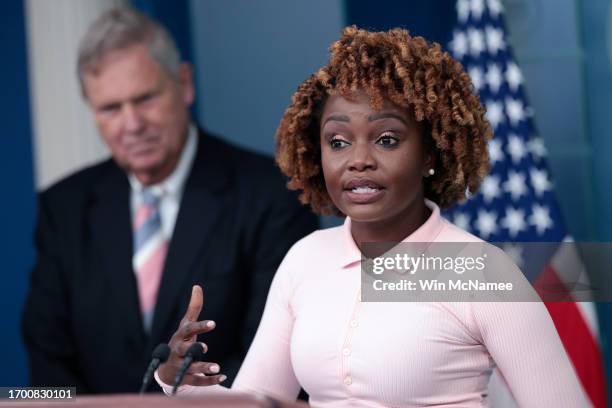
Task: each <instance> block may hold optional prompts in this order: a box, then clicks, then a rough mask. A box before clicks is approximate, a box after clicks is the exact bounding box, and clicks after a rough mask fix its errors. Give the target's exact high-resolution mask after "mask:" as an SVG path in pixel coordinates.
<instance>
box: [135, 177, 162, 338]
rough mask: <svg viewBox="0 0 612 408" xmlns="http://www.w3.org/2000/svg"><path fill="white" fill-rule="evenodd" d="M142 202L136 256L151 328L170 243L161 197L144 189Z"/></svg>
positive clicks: (141, 297)
mask: <svg viewBox="0 0 612 408" xmlns="http://www.w3.org/2000/svg"><path fill="white" fill-rule="evenodd" d="M141 194H142V195H141V196H142V203H141V205H140V206H139V208H138V210H137V211H136V216H135V217H134V256H133V258H132V266H133V267H134V272H135V274H136V282H137V285H138V298H139V300H140V312H141V313H142V321H143V324H144V328H145V331H146V332H147V333H148V332H150V331H151V326H152V324H153V313H154V311H155V302H156V300H157V292H158V290H159V284H160V282H161V276H162V271H163V268H164V260H165V259H166V253H167V251H168V243H167V241H166V239H165V238H164V235H163V231H162V225H161V217H160V213H159V197H158V196H156V195H155V194H153V192H152V191H151V190H150V189H146V188H145V189H143V190H142V193H141Z"/></svg>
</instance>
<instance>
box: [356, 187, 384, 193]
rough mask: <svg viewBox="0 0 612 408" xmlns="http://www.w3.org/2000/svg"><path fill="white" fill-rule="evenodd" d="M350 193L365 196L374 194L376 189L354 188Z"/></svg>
mask: <svg viewBox="0 0 612 408" xmlns="http://www.w3.org/2000/svg"><path fill="white" fill-rule="evenodd" d="M351 191H352V192H353V193H357V194H367V193H375V192H377V191H378V189H377V188H372V187H356V188H354V189H352V190H351Z"/></svg>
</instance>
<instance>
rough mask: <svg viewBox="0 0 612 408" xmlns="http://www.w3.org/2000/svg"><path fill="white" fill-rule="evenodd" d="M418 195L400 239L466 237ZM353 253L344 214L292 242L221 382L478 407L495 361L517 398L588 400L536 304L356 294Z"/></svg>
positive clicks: (322, 395)
mask: <svg viewBox="0 0 612 408" xmlns="http://www.w3.org/2000/svg"><path fill="white" fill-rule="evenodd" d="M427 205H428V206H429V207H430V208H431V209H432V214H431V216H430V218H429V219H428V220H427V222H425V224H423V225H422V226H421V227H420V228H419V229H418V230H417V231H415V232H414V233H413V234H411V235H410V236H409V237H408V238H406V239H405V241H413V242H430V241H436V242H455V241H459V242H464V241H477V240H478V239H477V238H476V237H474V236H472V235H470V234H468V233H467V232H465V231H463V230H461V229H459V228H458V227H456V226H454V225H452V224H450V223H449V222H448V221H446V220H445V219H443V218H442V217H441V216H440V210H439V208H438V207H437V206H436V205H435V204H434V203H431V202H429V201H428V202H427ZM360 260H361V254H360V252H359V249H358V248H357V246H356V245H355V242H354V241H353V239H352V237H351V233H350V219H347V220H346V222H345V223H344V225H343V226H340V227H336V228H330V229H326V230H320V231H316V232H314V233H312V234H311V235H309V236H307V237H305V238H304V239H302V240H301V241H299V242H298V243H296V244H295V245H294V246H293V248H292V249H291V250H290V251H289V253H288V254H287V256H286V257H285V259H284V260H283V262H282V264H281V266H280V267H279V269H278V271H277V273H276V277H275V278H274V281H273V283H272V287H271V289H270V293H269V295H268V301H267V304H266V309H265V311H264V314H263V317H262V321H261V324H260V326H259V329H258V331H257V335H256V336H255V339H254V341H253V344H252V345H251V348H250V350H249V352H248V355H247V357H246V360H245V361H244V363H243V365H242V368H241V369H240V372H239V374H238V377H237V378H236V380H235V382H234V384H233V387H232V388H233V389H235V390H241V391H246V392H250V393H260V394H266V395H270V396H275V397H279V398H283V399H290V400H293V399H295V398H296V396H297V394H298V392H299V389H300V386H302V387H303V388H304V389H305V390H306V391H307V392H308V394H309V395H310V403H311V405H313V406H315V407H343V406H354V407H417V406H418V407H420V406H435V407H486V406H488V403H487V383H488V381H489V377H490V375H491V372H492V370H493V369H494V368H495V366H496V365H497V367H498V368H499V370H500V371H501V373H502V375H503V377H504V378H505V379H506V381H507V382H508V385H509V387H510V389H511V391H512V393H513V394H514V396H515V399H516V400H517V402H518V403H519V406H521V407H580V408H582V407H586V406H589V403H588V400H587V399H586V397H585V394H584V392H583V391H582V388H581V386H580V385H579V383H578V380H577V378H576V375H575V373H574V371H573V368H572V366H571V363H570V361H569V359H568V357H567V354H566V353H565V351H564V349H563V346H562V344H561V341H560V340H559V337H558V335H557V333H556V331H555V328H554V325H553V323H552V320H551V318H550V316H549V315H548V312H547V310H546V308H545V307H544V305H543V304H541V303H526V302H524V303H518V302H517V303H478V302H474V303H423V302H404V303H391V302H389V303H369V302H368V303H366V302H361V301H360V285H361V279H360ZM217 324H219V325H221V324H223V322H217ZM156 378H157V380H158V382H159V377H157V376H156ZM160 385H162V386H163V387H164V389H165V391H169V387H168V386H166V385H165V384H161V383H160ZM221 388H222V387H220V386H214V387H192V386H182V387H180V388H179V392H180V393H182V394H199V393H202V394H207V393H211V392H215V391H221Z"/></svg>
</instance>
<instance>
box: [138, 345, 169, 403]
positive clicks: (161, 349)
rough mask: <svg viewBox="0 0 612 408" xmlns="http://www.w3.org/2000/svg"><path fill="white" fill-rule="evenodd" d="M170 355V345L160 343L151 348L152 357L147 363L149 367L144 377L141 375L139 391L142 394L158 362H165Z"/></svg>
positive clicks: (149, 382)
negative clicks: (153, 348)
mask: <svg viewBox="0 0 612 408" xmlns="http://www.w3.org/2000/svg"><path fill="white" fill-rule="evenodd" d="M168 357H170V347H168V345H167V344H165V343H161V344H158V345H157V347H155V350H153V357H152V358H151V362H150V363H149V367H148V368H147V371H146V372H145V375H144V377H142V387H140V393H141V394H144V392H145V390H146V389H147V387H148V386H149V384H151V380H152V379H153V373H154V372H155V370H157V367H159V365H160V364H163V363H165V362H166V361H167V360H168Z"/></svg>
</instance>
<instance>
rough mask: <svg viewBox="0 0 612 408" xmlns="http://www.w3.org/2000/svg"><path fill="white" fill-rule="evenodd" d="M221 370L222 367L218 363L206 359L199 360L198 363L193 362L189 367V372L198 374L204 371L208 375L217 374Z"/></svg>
mask: <svg viewBox="0 0 612 408" xmlns="http://www.w3.org/2000/svg"><path fill="white" fill-rule="evenodd" d="M220 371H221V367H219V364H217V363H207V362H205V361H199V362H197V363H193V364H192V365H191V367H189V371H187V372H188V373H189V374H197V373H202V374H206V375H216V374H219V372H220Z"/></svg>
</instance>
